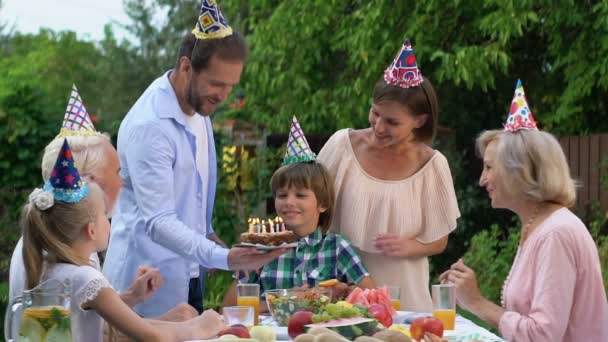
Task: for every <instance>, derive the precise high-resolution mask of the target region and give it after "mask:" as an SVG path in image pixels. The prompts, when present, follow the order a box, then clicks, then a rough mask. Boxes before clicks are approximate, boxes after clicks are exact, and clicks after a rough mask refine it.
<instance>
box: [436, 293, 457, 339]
mask: <svg viewBox="0 0 608 342" xmlns="http://www.w3.org/2000/svg"><path fill="white" fill-rule="evenodd" d="M431 292H432V295H433V316H435V318H437V319H438V320H440V321H441V323H443V329H445V330H454V326H455V325H456V288H455V287H454V284H437V285H433V287H432V291H431Z"/></svg>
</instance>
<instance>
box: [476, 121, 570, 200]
mask: <svg viewBox="0 0 608 342" xmlns="http://www.w3.org/2000/svg"><path fill="white" fill-rule="evenodd" d="M493 141H494V142H496V143H497V145H496V159H495V161H494V163H495V165H494V168H495V169H496V171H497V172H498V176H499V178H498V180H499V181H500V182H502V183H503V185H505V189H507V191H509V192H510V193H511V194H517V193H523V194H526V195H527V196H528V197H529V198H530V199H532V200H534V201H538V202H542V201H548V202H553V203H557V204H560V205H563V206H565V207H571V206H573V205H574V204H575V201H576V183H575V181H574V180H573V179H572V177H571V176H570V167H569V166H568V162H567V161H566V156H565V155H564V151H563V150H562V148H561V146H560V144H559V142H558V141H557V139H555V137H554V136H553V135H551V134H550V133H547V132H543V131H536V130H519V131H517V132H509V131H503V130H492V131H485V132H483V133H482V134H481V135H480V136H479V137H478V138H477V141H476V145H477V151H478V152H479V153H480V155H481V156H483V154H484V153H485V150H486V147H487V146H488V145H489V144H490V143H491V142H493Z"/></svg>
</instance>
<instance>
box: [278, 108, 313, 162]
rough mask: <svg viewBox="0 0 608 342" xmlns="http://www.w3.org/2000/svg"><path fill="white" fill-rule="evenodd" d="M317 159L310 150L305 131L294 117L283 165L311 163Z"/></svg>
mask: <svg viewBox="0 0 608 342" xmlns="http://www.w3.org/2000/svg"><path fill="white" fill-rule="evenodd" d="M316 159H317V155H316V154H314V153H313V152H312V150H311V149H310V146H309V145H308V141H306V137H305V136H304V131H303V130H302V127H300V123H299V122H298V119H296V116H295V115H294V116H293V119H292V120H291V129H290V130H289V138H288V139H287V151H285V157H283V165H288V164H292V163H305V162H311V161H315V160H316Z"/></svg>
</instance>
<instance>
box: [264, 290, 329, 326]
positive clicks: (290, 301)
mask: <svg viewBox="0 0 608 342" xmlns="http://www.w3.org/2000/svg"><path fill="white" fill-rule="evenodd" d="M329 292H330V290H329V289H323V288H314V289H289V290H284V289H279V290H268V291H266V304H267V305H268V310H269V311H270V313H271V314H272V316H273V317H274V319H275V321H276V322H277V324H278V325H279V326H287V324H288V323H289V318H290V317H291V315H293V314H294V313H295V312H297V311H310V312H313V313H315V312H320V311H322V309H323V308H324V307H325V306H326V305H327V304H329V303H330V293H329Z"/></svg>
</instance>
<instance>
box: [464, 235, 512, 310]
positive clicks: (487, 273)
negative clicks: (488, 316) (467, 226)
mask: <svg viewBox="0 0 608 342" xmlns="http://www.w3.org/2000/svg"><path fill="white" fill-rule="evenodd" d="M518 244H519V230H518V229H515V228H511V229H509V234H508V236H503V233H502V230H501V229H500V228H499V227H498V225H496V224H494V225H492V226H491V227H490V229H489V230H484V231H482V232H480V233H478V234H476V235H475V236H473V238H472V239H471V247H470V248H469V250H468V252H467V253H466V254H465V256H464V262H465V264H467V265H468V266H469V267H471V268H472V269H473V270H475V272H476V273H477V283H478V284H479V288H480V290H481V293H482V294H483V295H484V297H486V298H488V299H489V300H491V301H493V302H494V303H500V293H501V290H502V285H503V283H504V280H505V278H506V277H507V274H508V273H509V270H510V269H511V265H512V264H513V259H514V258H515V253H516V252H517V246H518Z"/></svg>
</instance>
